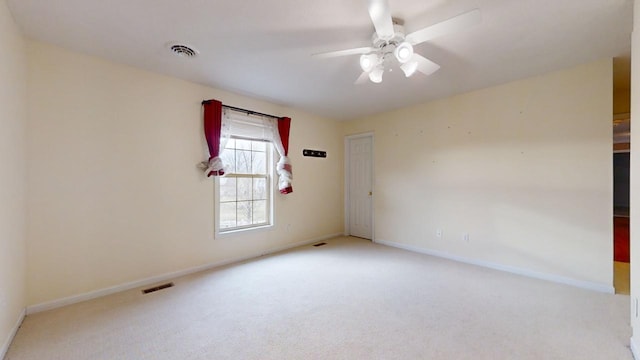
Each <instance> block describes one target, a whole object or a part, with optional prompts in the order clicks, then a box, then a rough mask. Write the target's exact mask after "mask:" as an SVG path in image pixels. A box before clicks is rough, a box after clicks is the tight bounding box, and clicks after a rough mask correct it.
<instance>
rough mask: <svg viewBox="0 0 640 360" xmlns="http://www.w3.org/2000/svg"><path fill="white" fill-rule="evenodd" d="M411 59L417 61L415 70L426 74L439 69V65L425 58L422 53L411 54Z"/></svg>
mask: <svg viewBox="0 0 640 360" xmlns="http://www.w3.org/2000/svg"><path fill="white" fill-rule="evenodd" d="M411 60H412V61H417V62H418V69H417V70H418V71H420V72H421V73H423V74H425V75H427V76H429V75H431V74H433V73H434V72H436V71H438V69H440V65H438V64H436V63H434V62H433V61H431V60H429V59H427V58H425V57H424V56H422V55H418V54H413V58H411Z"/></svg>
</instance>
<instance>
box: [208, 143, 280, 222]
mask: <svg viewBox="0 0 640 360" xmlns="http://www.w3.org/2000/svg"><path fill="white" fill-rule="evenodd" d="M220 157H221V158H222V161H223V163H224V164H225V171H226V173H225V175H224V176H222V177H220V178H218V182H217V191H216V192H217V195H218V196H217V198H218V201H217V204H218V207H217V210H218V211H217V214H218V215H217V219H218V227H217V228H218V231H219V232H220V233H224V232H229V231H235V230H242V229H249V228H253V227H260V226H267V225H271V219H272V216H271V198H272V180H271V179H272V172H273V167H272V162H273V161H272V159H273V154H272V146H271V143H270V142H268V141H265V140H255V139H242V138H237V137H234V136H231V137H230V138H229V139H228V141H227V143H226V146H225V149H224V151H223V152H222V154H221V156H220Z"/></svg>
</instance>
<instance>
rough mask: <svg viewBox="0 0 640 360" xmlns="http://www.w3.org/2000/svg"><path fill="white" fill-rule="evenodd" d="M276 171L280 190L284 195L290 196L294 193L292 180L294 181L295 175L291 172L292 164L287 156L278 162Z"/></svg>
mask: <svg viewBox="0 0 640 360" xmlns="http://www.w3.org/2000/svg"><path fill="white" fill-rule="evenodd" d="M276 170H277V171H278V176H279V179H278V189H279V190H280V192H281V193H282V194H288V193H290V192H292V191H293V188H292V187H291V180H292V179H293V174H292V172H291V162H290V161H289V158H288V157H286V156H282V157H280V160H278V164H277V165H276Z"/></svg>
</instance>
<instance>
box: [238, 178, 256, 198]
mask: <svg viewBox="0 0 640 360" xmlns="http://www.w3.org/2000/svg"><path fill="white" fill-rule="evenodd" d="M236 181H237V184H238V190H237V196H238V201H242V200H251V195H252V193H253V191H252V190H253V189H252V188H251V178H236Z"/></svg>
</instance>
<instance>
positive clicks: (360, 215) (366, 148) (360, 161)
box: [347, 135, 373, 239]
mask: <svg viewBox="0 0 640 360" xmlns="http://www.w3.org/2000/svg"><path fill="white" fill-rule="evenodd" d="M347 143H348V148H349V150H348V156H349V158H348V189H349V199H348V205H347V206H348V214H349V218H348V221H349V235H352V236H357V237H361V238H365V239H373V216H372V215H373V209H372V207H373V167H372V164H373V135H367V136H360V137H351V138H348V140H347Z"/></svg>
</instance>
